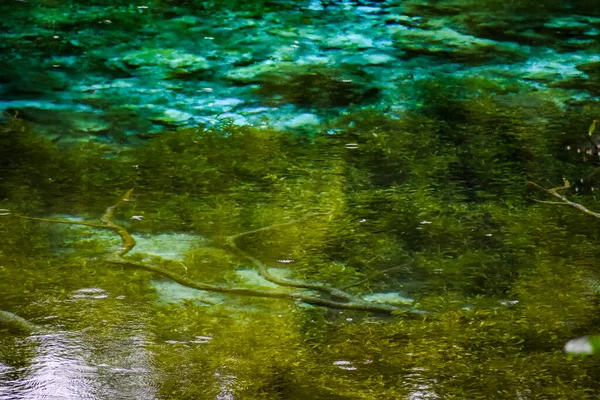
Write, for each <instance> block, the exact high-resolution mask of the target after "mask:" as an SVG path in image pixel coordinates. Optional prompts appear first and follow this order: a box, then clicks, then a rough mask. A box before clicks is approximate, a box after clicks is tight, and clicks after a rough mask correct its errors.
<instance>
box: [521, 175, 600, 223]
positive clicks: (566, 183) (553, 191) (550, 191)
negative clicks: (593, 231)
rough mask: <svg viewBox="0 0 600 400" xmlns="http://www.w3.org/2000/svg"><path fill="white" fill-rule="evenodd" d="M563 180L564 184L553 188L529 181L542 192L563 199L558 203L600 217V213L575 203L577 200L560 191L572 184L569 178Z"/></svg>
mask: <svg viewBox="0 0 600 400" xmlns="http://www.w3.org/2000/svg"><path fill="white" fill-rule="evenodd" d="M563 181H564V185H563V186H560V187H556V188H552V189H546V188H544V187H542V186H540V185H538V184H537V183H535V182H529V185H530V186H533V187H534V188H536V189H538V190H540V191H542V192H544V193H546V194H549V195H550V196H554V197H556V198H557V199H559V200H561V203H558V204H564V205H568V206H570V207H573V208H576V209H578V210H579V211H581V212H582V213H584V214H587V215H590V216H592V217H596V218H600V213H597V212H594V211H591V210H589V209H588V208H586V207H584V206H582V205H581V204H579V203H575V202H573V201H571V200H569V199H567V198H566V197H565V196H563V195H562V194H560V193H558V191H559V190H567V189H569V188H570V187H571V184H570V183H569V181H568V180H566V179H564V178H563Z"/></svg>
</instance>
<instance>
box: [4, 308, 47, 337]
mask: <svg viewBox="0 0 600 400" xmlns="http://www.w3.org/2000/svg"><path fill="white" fill-rule="evenodd" d="M0 329H7V330H8V331H9V332H13V333H26V334H29V333H33V332H36V331H39V330H41V329H42V328H40V327H39V326H37V325H36V324H34V323H32V322H29V321H27V320H26V319H25V318H23V317H19V316H18V315H17V314H13V313H11V312H8V311H4V310H0Z"/></svg>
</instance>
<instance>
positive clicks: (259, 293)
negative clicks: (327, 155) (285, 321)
mask: <svg viewBox="0 0 600 400" xmlns="http://www.w3.org/2000/svg"><path fill="white" fill-rule="evenodd" d="M132 193H133V189H130V190H128V191H127V192H126V193H125V195H124V196H123V197H121V198H120V199H119V201H118V202H117V203H116V204H114V205H112V206H110V207H108V208H107V209H106V212H105V213H104V215H103V216H102V218H101V219H102V222H103V223H104V224H103V225H101V224H93V223H88V222H79V221H69V220H59V219H49V218H35V217H27V216H21V215H16V216H17V217H19V218H25V219H31V220H35V221H42V222H52V223H61V224H71V225H85V226H90V227H94V228H102V229H111V230H113V231H115V232H116V233H117V234H118V235H119V236H120V237H121V240H122V242H123V247H122V248H121V249H120V251H118V252H117V254H116V255H113V256H109V257H106V258H105V260H106V261H107V262H109V263H111V264H114V265H119V266H122V267H129V268H137V269H143V270H146V271H149V272H153V273H156V274H158V275H161V276H163V277H166V278H168V279H170V280H172V281H174V282H177V283H179V284H180V285H183V286H186V287H189V288H192V289H197V290H204V291H208V292H217V293H228V294H234V295H241V296H256V297H265V298H277V299H286V300H292V301H299V302H302V303H306V304H312V305H316V306H323V307H327V308H333V309H345V310H361V311H372V312H383V313H387V314H390V313H401V312H406V313H419V312H418V311H415V310H412V309H411V308H410V307H407V306H403V307H401V306H395V305H391V304H380V303H374V302H369V301H365V300H362V299H361V298H359V297H356V296H354V295H352V294H350V293H348V292H345V291H343V290H340V289H337V288H334V287H331V286H329V285H326V284H324V283H320V282H312V283H311V282H305V281H301V280H297V279H283V278H278V277H276V276H274V275H272V274H271V273H270V272H269V270H268V268H267V266H266V265H265V264H264V263H263V262H262V261H260V260H259V259H257V258H255V257H253V256H251V255H250V254H248V253H247V252H245V251H244V250H242V249H241V248H240V247H239V246H238V244H237V242H236V241H237V239H239V238H241V237H243V236H247V235H251V234H255V233H259V232H264V231H267V230H273V229H277V228H281V227H284V226H289V225H293V224H297V223H298V222H300V221H303V220H306V219H307V218H311V217H315V216H319V215H328V213H312V214H308V215H306V216H304V217H302V218H299V219H296V220H293V221H288V222H285V223H281V224H275V225H270V226H266V227H263V228H258V229H254V230H251V231H247V232H242V233H238V234H236V235H231V236H228V237H227V239H226V241H227V243H228V245H229V246H230V247H231V249H232V250H234V251H236V252H237V253H239V254H240V255H242V256H243V257H244V258H246V259H247V260H248V261H250V263H252V264H253V265H254V266H255V267H256V268H257V269H258V271H259V273H260V274H261V276H262V277H263V278H265V279H267V280H268V281H270V282H272V283H275V284H277V285H279V286H283V287H293V288H297V289H308V290H313V291H316V292H320V293H323V294H326V295H327V296H329V297H330V299H327V298H322V297H320V296H318V295H314V294H310V293H304V292H293V293H289V292H287V291H276V290H258V289H248V288H239V287H229V286H220V285H211V284H208V283H203V282H197V281H194V280H192V279H189V278H186V277H185V276H183V275H180V274H178V273H176V272H173V271H170V270H168V269H165V268H162V267H160V266H156V265H150V264H146V263H141V262H134V261H132V260H128V259H127V258H125V257H123V256H124V255H125V254H127V253H128V252H129V251H131V250H132V249H133V248H134V247H135V245H136V243H135V239H134V238H133V237H132V236H131V234H130V233H129V232H128V231H127V229H125V228H124V227H122V226H121V225H118V224H117V223H116V222H115V221H114V218H115V214H116V212H117V211H118V209H119V208H120V207H122V206H123V205H125V204H126V203H127V202H128V201H129V199H130V198H131V194H132ZM2 316H3V314H0V317H2ZM16 321H17V322H19V321H20V320H19V319H16ZM20 322H21V323H22V321H20ZM23 326H25V325H23Z"/></svg>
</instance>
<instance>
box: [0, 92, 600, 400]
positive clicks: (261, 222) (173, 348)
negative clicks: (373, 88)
mask: <svg viewBox="0 0 600 400" xmlns="http://www.w3.org/2000/svg"><path fill="white" fill-rule="evenodd" d="M458 105H460V107H462V110H463V111H464V112H465V113H469V114H470V115H471V116H472V117H473V118H469V120H468V122H464V121H453V122H451V123H441V122H440V121H439V120H436V119H435V116H426V115H424V113H421V114H415V115H412V116H407V117H406V118H403V119H389V118H387V117H384V116H382V115H379V114H376V113H373V112H362V113H356V114H353V115H349V116H347V117H343V118H341V119H340V120H339V121H338V124H339V125H338V126H339V127H344V126H345V127H346V128H344V129H343V131H340V133H338V134H336V135H331V134H327V133H323V134H320V135H315V136H312V137H302V136H298V135H294V134H288V133H285V132H281V131H275V130H265V129H254V128H240V127H234V126H229V127H227V126H225V127H223V128H222V129H220V130H217V129H212V130H204V129H202V128H189V129H182V130H178V131H171V132H165V133H164V134H163V135H159V136H157V137H155V138H154V139H152V140H148V141H147V142H145V143H143V144H141V145H139V146H135V147H119V146H108V145H104V144H98V143H93V142H90V143H78V144H72V143H68V144H61V143H60V141H59V142H58V143H54V142H51V141H50V140H47V139H43V138H41V137H40V136H39V135H37V134H36V133H35V132H34V131H33V130H32V129H31V128H30V127H29V125H28V124H27V123H26V122H24V121H22V120H19V119H9V120H8V121H7V123H5V124H4V125H3V126H2V130H1V136H0V140H1V147H0V148H1V149H2V157H1V159H2V166H3V169H2V181H1V182H0V188H1V190H2V202H1V203H0V204H1V207H2V209H3V210H5V211H4V212H3V213H5V214H8V215H4V216H2V217H1V218H0V231H1V232H2V240H1V241H0V275H1V276H0V304H2V309H3V310H4V311H7V312H11V313H14V314H16V315H18V316H20V317H22V318H24V319H25V320H27V321H28V322H29V323H31V324H35V325H36V326H37V327H38V328H39V330H37V329H36V330H34V331H33V332H16V331H15V329H10V328H11V326H10V324H9V323H5V324H4V328H5V329H4V330H2V331H1V333H0V341H1V346H0V349H1V350H0V363H1V364H0V365H1V367H2V369H1V370H0V373H1V377H2V378H1V379H2V385H1V387H2V389H1V390H2V391H0V396H1V397H2V398H6V399H9V398H90V399H92V398H93V399H108V398H123V399H129V398H131V399H134V398H148V399H149V398H157V399H199V398H201V399H213V398H214V399H234V398H235V399H259V398H260V399H262V398H264V399H307V398H311V399H312V398H314V399H375V398H381V399H388V398H389V399H400V398H412V399H418V398H459V399H467V398H469V399H476V398H482V399H490V398H498V399H503V398H552V399H555V398H556V399H557V398H565V399H567V398H569V399H573V398H594V396H595V395H594V393H595V392H596V390H597V388H598V385H597V382H598V379H597V371H598V370H599V369H598V367H599V365H598V362H599V361H598V360H597V359H596V358H594V357H590V358H570V357H568V356H567V355H565V354H564V352H563V346H564V344H565V343H566V342H567V341H568V340H569V339H572V338H574V337H577V336H581V335H585V334H593V333H596V332H597V331H598V330H599V323H598V318H597V303H598V292H597V289H596V288H597V286H598V284H597V282H598V280H597V279H598V277H597V272H596V270H597V268H596V265H597V264H596V260H597V257H598V246H597V240H598V235H599V234H600V230H599V229H598V227H599V226H600V225H599V224H598V222H597V220H596V219H595V218H594V217H592V216H588V215H585V214H583V213H581V212H579V211H578V210H576V209H574V208H570V207H567V206H563V205H556V204H544V203H538V202H535V201H533V199H538V200H552V199H551V198H548V196H547V195H545V194H544V193H542V192H535V191H534V190H532V189H531V188H528V184H527V182H528V180H531V181H535V182H537V183H539V184H540V185H545V186H546V187H548V188H551V187H552V186H553V185H554V186H558V185H561V184H562V181H561V178H562V176H563V174H565V173H567V172H568V173H569V176H573V179H572V180H573V181H576V180H577V179H578V178H577V177H579V176H584V175H585V174H591V173H593V172H595V168H596V167H595V166H594V164H593V161H590V160H587V161H586V160H583V159H582V158H581V155H580V154H579V155H573V154H572V153H569V152H567V151H566V150H565V147H564V146H563V144H564V143H563V142H564V141H565V140H567V141H572V142H573V143H574V144H576V142H577V141H578V140H579V139H581V138H583V140H585V136H586V135H587V131H586V129H587V123H586V122H587V121H585V120H580V117H579V116H578V115H568V114H565V113H563V114H558V113H557V111H556V110H553V109H549V110H548V111H547V114H546V115H545V116H539V115H538V116H537V117H536V118H532V115H531V114H529V113H528V111H523V110H518V109H510V110H506V109H499V108H494V107H495V106H494V100H493V99H491V98H489V99H479V100H477V102H467V101H465V102H461V103H458V104H455V106H458ZM486 109H487V110H493V111H494V113H493V114H486V113H484V112H483V111H484V110H486ZM557 115H558V116H559V118H557ZM543 117H545V118H543ZM349 120H351V122H352V124H351V127H348V123H349ZM561 124H564V125H567V124H568V125H569V126H579V127H580V128H581V129H580V131H581V132H582V133H578V132H575V133H573V135H571V136H570V137H569V138H566V139H565V138H564V137H563V136H564V135H563V134H562V133H556V132H560V130H559V129H557V128H556V127H557V126H559V125H561ZM340 129H341V128H340ZM578 138H579V139H578ZM575 154H576V153H575ZM589 185H592V183H587V181H585V180H584V184H580V186H579V187H578V191H575V190H574V189H569V190H565V191H564V192H561V193H563V194H564V195H566V196H567V197H569V198H570V199H571V200H573V201H577V202H579V203H582V204H585V205H588V206H589V207H590V208H592V209H593V208H594V207H596V209H598V206H597V204H596V201H595V197H594V192H593V191H592V190H591V186H589ZM131 188H133V189H134V191H133V194H132V196H131V198H130V199H129V201H127V202H122V203H121V204H120V205H119V207H118V209H117V212H116V213H115V216H114V222H115V223H117V224H119V225H121V226H123V227H125V229H127V231H128V232H130V233H131V234H132V235H133V236H134V237H135V238H137V241H138V247H136V248H135V249H134V251H132V252H130V254H126V255H125V256H124V258H126V259H128V260H130V261H131V263H138V265H140V264H144V265H154V266H160V267H162V268H163V269H165V270H168V271H171V272H172V273H174V274H176V275H177V276H183V277H185V278H187V279H188V280H191V281H194V282H200V283H207V284H212V285H217V286H220V287H228V288H251V289H255V290H258V291H284V292H285V291H286V290H287V291H288V293H294V292H300V293H305V294H306V293H311V294H315V293H313V292H312V291H310V290H308V289H298V288H289V287H288V288H286V287H280V286H279V285H277V284H274V283H272V282H269V281H268V280H265V279H264V278H261V277H260V276H259V274H258V273H257V272H256V269H257V267H256V264H253V262H252V261H251V258H253V259H257V260H259V263H262V264H264V265H265V266H267V267H268V268H270V271H273V274H274V275H276V276H278V277H280V278H282V279H288V280H294V281H296V282H297V281H303V282H310V283H316V282H321V283H324V284H327V285H331V286H333V287H337V288H342V289H344V290H345V291H346V292H347V293H349V294H352V295H353V296H356V297H358V298H360V297H362V296H365V295H371V297H366V298H365V299H366V300H364V301H365V302H367V303H368V304H380V303H376V302H377V301H386V299H387V300H390V299H393V298H394V296H395V298H402V300H403V302H402V303H400V302H398V303H397V304H396V307H398V311H397V312H394V313H392V314H391V315H390V314H389V313H387V314H386V313H378V312H365V311H356V310H347V309H338V308H336V307H323V306H319V305H311V304H309V302H302V301H299V300H294V299H292V297H290V298H289V299H285V298H282V299H273V298H265V297H262V296H261V295H260V294H259V295H252V296H249V295H243V296H240V295H236V294H227V293H216V292H214V293H213V292H205V291H197V290H193V289H189V288H184V287H182V286H180V285H178V284H176V283H174V282H173V281H172V279H169V278H167V277H166V276H164V275H160V274H156V273H152V272H150V271H147V270H144V269H143V268H136V267H135V265H134V266H127V267H124V266H122V265H118V264H115V263H113V262H111V259H110V257H113V255H114V253H115V252H116V251H118V249H119V247H120V246H121V245H122V242H121V238H120V237H119V235H118V234H117V233H115V232H113V231H111V230H107V229H98V228H93V227H88V226H81V225H70V224H66V223H54V222H47V221H40V220H32V219H26V218H23V217H26V216H27V217H37V218H48V219H58V220H69V219H70V220H72V221H80V222H81V221H88V222H92V223H96V224H102V222H101V220H100V219H101V217H102V215H103V214H104V213H105V211H106V209H107V208H108V207H110V206H112V205H115V204H118V203H119V199H120V198H121V197H122V196H124V194H125V192H126V191H128V190H129V189H131ZM312 213H318V214H314V215H313V214H312ZM294 221H295V222H294ZM265 227H267V229H263V230H260V231H257V232H255V233H250V234H247V235H242V236H239V237H238V238H237V239H236V241H235V247H233V248H232V246H231V243H230V242H228V238H230V237H231V236H232V235H236V234H239V233H242V232H248V231H253V230H256V229H258V228H265ZM195 293H197V294H195ZM386 293H387V295H384V294H386ZM390 294H392V297H390ZM315 296H317V297H321V298H327V299H330V300H332V301H334V302H338V303H345V302H346V301H345V300H343V299H339V298H335V297H331V296H328V295H326V294H315ZM378 299H379V300H378ZM381 299H383V300H381ZM44 396H48V397H44Z"/></svg>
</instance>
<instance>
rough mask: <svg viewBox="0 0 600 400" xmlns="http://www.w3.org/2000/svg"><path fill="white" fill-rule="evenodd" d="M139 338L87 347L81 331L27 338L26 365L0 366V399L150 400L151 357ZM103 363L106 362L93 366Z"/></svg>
mask: <svg viewBox="0 0 600 400" xmlns="http://www.w3.org/2000/svg"><path fill="white" fill-rule="evenodd" d="M145 342H146V341H145V340H143V339H141V338H139V337H135V336H132V337H128V338H124V339H118V340H112V341H107V342H104V343H102V344H100V343H93V342H92V341H90V337H89V336H87V335H86V334H85V333H84V332H58V333H51V334H44V335H35V336H31V337H30V338H28V339H27V340H24V341H22V342H20V343H19V347H21V350H23V351H25V350H30V348H31V347H33V349H34V350H33V351H34V352H35V356H34V357H33V358H32V359H31V360H30V362H29V365H28V366H25V367H21V368H13V367H10V366H6V365H0V399H1V400H17V399H23V400H25V399H49V400H51V399H56V400H63V399H117V398H118V399H155V398H156V397H157V396H156V393H157V387H156V386H155V385H154V382H153V377H152V375H153V371H152V366H151V363H150V359H151V355H150V354H149V352H148V351H147V350H146V349H145V348H144V345H145ZM100 360H108V362H104V363H102V362H98V361H100Z"/></svg>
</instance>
